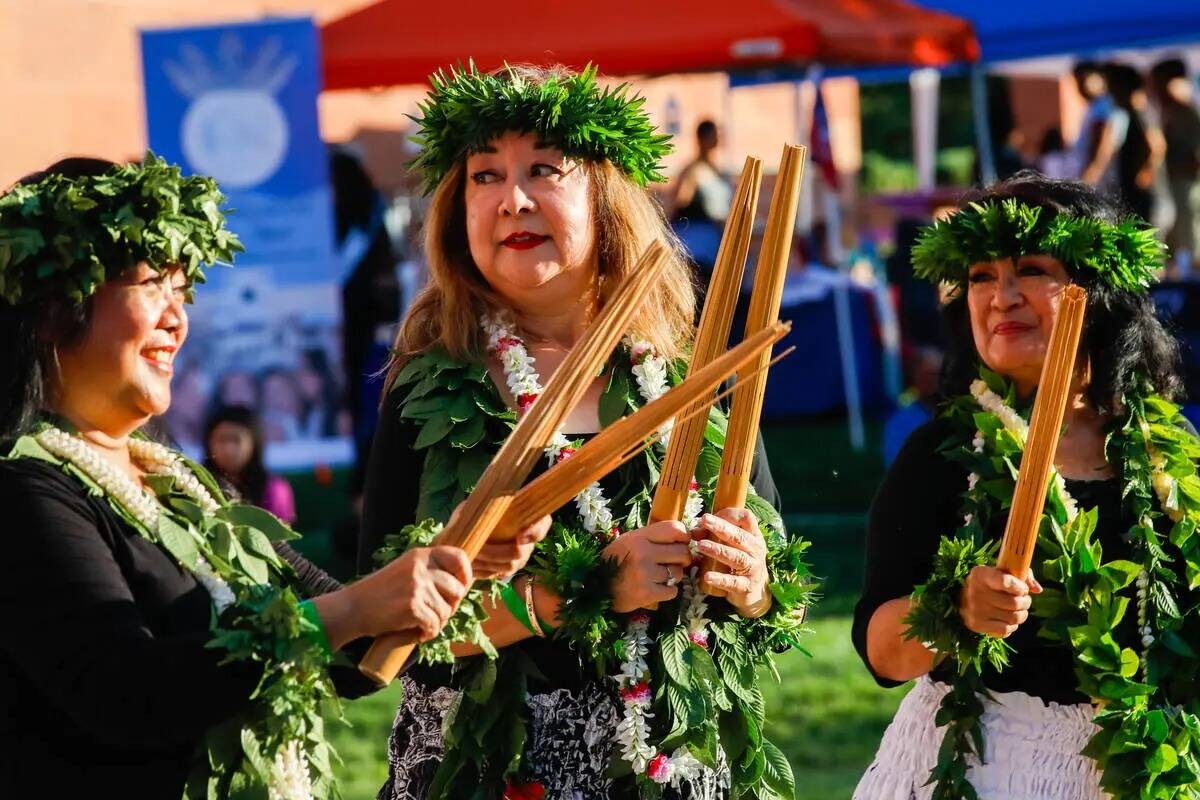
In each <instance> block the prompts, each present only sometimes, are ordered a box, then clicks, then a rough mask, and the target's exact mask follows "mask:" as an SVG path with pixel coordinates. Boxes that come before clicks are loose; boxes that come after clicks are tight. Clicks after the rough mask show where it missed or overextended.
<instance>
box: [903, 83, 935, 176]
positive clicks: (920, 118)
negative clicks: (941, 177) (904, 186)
mask: <svg viewBox="0 0 1200 800" xmlns="http://www.w3.org/2000/svg"><path fill="white" fill-rule="evenodd" d="M941 82H942V76H941V73H940V72H938V71H937V70H936V69H931V68H926V69H917V70H913V71H912V72H911V73H910V74H909V76H908V87H909V94H910V96H911V98H912V129H913V164H914V165H915V167H916V170H917V188H918V189H920V190H923V191H928V190H930V189H932V188H933V187H934V183H935V180H936V169H937V134H938V130H937V127H938V87H939V86H940V85H941Z"/></svg>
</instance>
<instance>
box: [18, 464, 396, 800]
mask: <svg viewBox="0 0 1200 800" xmlns="http://www.w3.org/2000/svg"><path fill="white" fill-rule="evenodd" d="M0 508H3V509H4V517H5V519H6V520H7V522H5V523H4V526H3V529H4V531H5V535H4V537H3V542H4V559H3V561H0V570H2V571H3V580H0V619H3V620H4V635H3V636H0V797H5V798H7V797H14V798H16V797H51V796H53V797H60V796H61V797H66V796H72V797H84V796H96V797H121V798H142V797H145V798H156V799H160V798H177V797H180V796H181V795H182V793H183V785H184V782H185V780H186V778H187V774H188V769H189V765H190V762H191V759H192V756H193V754H194V753H195V751H196V748H197V746H198V745H199V744H200V742H201V741H202V739H203V737H204V735H205V733H206V731H207V730H208V729H209V728H210V727H212V726H213V725H216V724H217V723H220V722H222V721H224V720H226V719H228V718H229V717H231V716H233V715H234V714H236V713H238V712H239V711H241V710H243V709H244V708H245V707H246V706H247V705H248V703H249V698H250V694H251V692H252V691H253V690H254V688H255V686H256V684H257V682H258V679H259V677H260V676H261V668H260V667H256V666H255V665H253V664H248V663H234V664H227V665H224V666H219V665H218V662H219V661H220V660H221V658H222V653H221V651H219V650H213V649H209V648H208V647H206V645H207V643H208V641H209V639H210V638H211V633H210V631H209V621H210V615H211V609H212V602H211V598H210V596H209V594H208V592H207V590H205V589H204V587H203V586H201V585H200V584H199V583H197V582H196V580H195V578H194V577H193V576H192V575H191V573H189V572H186V571H184V570H182V569H181V568H180V567H179V566H178V565H177V564H176V563H175V561H174V560H173V559H172V558H171V556H170V555H169V554H167V552H166V551H165V550H163V549H162V548H160V547H159V546H158V545H155V544H153V543H151V542H149V541H147V540H146V539H144V538H142V536H141V535H139V534H138V532H137V531H136V530H134V529H133V528H132V527H131V526H130V525H129V524H128V523H126V522H125V521H124V520H123V519H121V517H120V516H118V515H117V514H116V512H114V511H113V510H112V508H111V507H109V505H108V502H107V501H106V500H105V499H104V498H103V497H98V496H93V495H90V494H89V493H88V490H87V489H86V488H85V487H84V485H83V484H82V483H80V482H79V481H77V480H76V479H74V478H72V477H70V476H68V475H66V474H64V473H63V472H62V471H61V470H60V469H59V468H58V467H56V466H54V465H52V464H47V463H45V462H41V461H37V460H35V459H29V458H23V459H15V460H0ZM280 554H281V555H282V556H283V557H284V558H285V559H287V560H288V561H289V562H291V563H292V564H293V565H294V566H296V567H297V570H298V574H299V576H300V582H301V584H302V587H303V588H304V589H305V591H306V592H308V593H310V596H311V595H316V594H322V593H325V592H328V591H331V590H333V589H336V588H337V587H338V584H337V582H336V581H334V580H333V579H332V578H330V577H329V576H328V575H326V574H325V573H323V572H322V571H321V570H320V569H318V568H317V567H315V566H313V565H312V564H310V563H309V562H307V561H305V560H304V559H303V558H302V557H301V556H300V555H298V554H297V553H295V551H293V550H291V549H290V548H286V547H281V548H280ZM362 644H363V643H356V645H358V647H360V648H361V646H362ZM333 673H334V675H333V677H334V682H335V685H336V686H337V688H338V691H339V693H341V694H343V695H345V696H357V695H360V694H365V693H367V692H368V691H371V690H373V688H374V686H373V684H371V682H370V681H368V680H366V679H365V678H362V677H361V676H359V675H358V674H357V670H355V669H353V668H350V667H346V668H339V669H335V670H334V671H333Z"/></svg>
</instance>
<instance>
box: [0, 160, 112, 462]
mask: <svg viewBox="0 0 1200 800" xmlns="http://www.w3.org/2000/svg"><path fill="white" fill-rule="evenodd" d="M112 166H113V162H112V161H106V160H104V159H102V158H66V159H63V160H62V161H58V162H55V163H54V164H51V165H50V166H49V167H46V169H44V170H42V171H40V172H35V173H33V174H31V175H26V176H25V177H24V178H21V179H20V180H19V181H17V184H16V185H18V186H21V185H30V184H34V183H37V182H39V181H41V180H44V179H45V178H48V177H50V176H51V175H62V176H63V177H67V178H80V177H84V176H89V177H90V176H97V175H103V174H104V173H105V172H107V171H108V170H109V169H110V168H111V167H112ZM90 318H91V300H90V298H89V299H88V300H85V301H84V302H83V303H82V304H78V305H77V304H74V303H71V302H70V301H68V300H65V299H64V300H62V301H51V302H46V303H26V304H19V305H16V306H12V305H9V304H7V303H4V302H0V342H3V346H0V448H3V450H4V451H7V449H8V445H9V444H10V443H11V442H12V441H13V440H15V439H16V438H17V437H19V436H20V435H21V434H23V433H25V431H27V430H28V429H29V428H30V427H31V426H32V425H33V424H34V423H35V422H36V421H37V418H38V416H39V415H40V414H41V413H42V412H43V411H44V410H45V409H46V407H47V404H48V403H49V399H50V398H49V397H48V392H49V390H50V387H49V385H48V380H49V378H50V376H51V375H53V365H54V348H55V346H56V345H60V344H70V343H72V342H74V341H77V340H78V338H79V337H80V336H82V335H83V333H84V331H85V330H86V329H87V325H88V320H89V319H90Z"/></svg>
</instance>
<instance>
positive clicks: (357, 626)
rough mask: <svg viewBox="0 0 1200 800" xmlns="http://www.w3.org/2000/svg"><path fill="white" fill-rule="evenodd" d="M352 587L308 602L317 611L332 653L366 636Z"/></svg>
mask: <svg viewBox="0 0 1200 800" xmlns="http://www.w3.org/2000/svg"><path fill="white" fill-rule="evenodd" d="M355 599H356V598H355V590H354V586H353V585H351V586H346V587H344V588H341V589H338V590H337V591H335V592H330V593H328V594H323V595H320V596H318V597H314V598H313V599H312V600H310V601H309V602H311V603H312V605H313V608H315V609H316V611H317V616H319V617H320V619H321V625H322V626H323V627H324V628H325V636H326V637H327V638H328V640H329V646H330V648H332V649H333V650H334V651H337V650H340V649H342V647H344V646H345V645H346V644H347V643H348V642H352V641H354V640H355V639H358V638H360V637H362V636H366V635H368V634H367V632H366V631H365V630H363V627H362V616H361V615H360V614H359V613H358V610H357V604H356V602H355Z"/></svg>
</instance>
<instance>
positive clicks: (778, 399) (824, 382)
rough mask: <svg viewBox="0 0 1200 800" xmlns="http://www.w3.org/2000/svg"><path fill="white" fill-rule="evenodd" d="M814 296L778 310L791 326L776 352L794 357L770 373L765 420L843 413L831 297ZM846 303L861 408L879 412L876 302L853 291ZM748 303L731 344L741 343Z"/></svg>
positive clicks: (881, 399)
mask: <svg viewBox="0 0 1200 800" xmlns="http://www.w3.org/2000/svg"><path fill="white" fill-rule="evenodd" d="M814 294H815V295H819V296H814V297H813V298H812V299H809V300H806V301H804V302H799V303H791V304H786V305H784V306H783V307H782V308H781V309H780V313H779V316H780V319H782V320H784V321H788V322H791V323H792V332H791V333H790V334H789V335H788V336H787V337H785V338H784V339H783V341H782V342H780V343H779V344H778V345H776V350H777V351H778V350H781V349H782V348H784V347H791V346H794V347H795V348H796V351H795V352H794V353H792V354H791V355H790V356H788V357H787V358H785V359H784V360H783V361H780V362H779V363H778V364H776V365H775V366H773V367H772V368H771V373H770V377H769V378H768V379H767V393H766V398H765V399H764V401H763V417H764V418H771V417H790V416H796V415H801V414H823V413H829V412H833V411H838V410H841V409H843V408H845V405H846V400H845V389H844V387H843V383H842V359H841V355H840V351H839V348H838V338H837V317H836V313H835V307H834V292H833V291H832V290H830V291H825V292H823V293H814ZM849 300H850V303H849V305H850V319H851V329H852V330H853V332H854V355H855V361H856V364H857V366H858V383H859V393H860V396H861V398H862V405H863V408H864V410H866V411H880V410H882V409H883V408H884V407H885V405H886V397H885V394H884V386H883V368H882V354H881V351H880V345H879V342H878V341H877V337H876V335H875V332H874V327H875V326H874V314H873V313H872V305H873V303H874V299H873V297H872V295H871V294H869V293H868V292H866V291H863V290H861V289H854V288H852V289H850V292H849ZM747 301H748V298H747V297H745V296H743V297H742V300H741V303H740V307H739V311H738V314H737V316H736V318H735V320H734V326H733V330H734V332H735V333H734V338H735V340H740V338H741V332H742V331H743V330H744V329H745V311H746V305H747Z"/></svg>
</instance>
